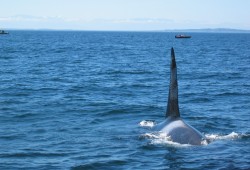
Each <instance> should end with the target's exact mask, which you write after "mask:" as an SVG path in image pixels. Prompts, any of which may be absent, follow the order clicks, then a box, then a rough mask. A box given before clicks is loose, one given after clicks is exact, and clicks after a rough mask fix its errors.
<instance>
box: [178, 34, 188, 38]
mask: <svg viewBox="0 0 250 170" xmlns="http://www.w3.org/2000/svg"><path fill="white" fill-rule="evenodd" d="M175 38H191V36H190V35H183V34H180V35H176V36H175Z"/></svg>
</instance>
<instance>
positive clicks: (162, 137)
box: [142, 132, 191, 147]
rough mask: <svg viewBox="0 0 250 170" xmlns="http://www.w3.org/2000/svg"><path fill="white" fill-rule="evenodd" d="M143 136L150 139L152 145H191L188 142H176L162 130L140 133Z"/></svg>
mask: <svg viewBox="0 0 250 170" xmlns="http://www.w3.org/2000/svg"><path fill="white" fill-rule="evenodd" d="M142 137H144V138H148V139H150V140H151V142H150V143H151V144H153V145H159V144H160V145H168V146H174V147H187V146H191V145H189V144H180V143H177V142H173V141H172V140H171V138H170V136H167V135H166V133H163V132H155V133H146V134H144V135H142Z"/></svg>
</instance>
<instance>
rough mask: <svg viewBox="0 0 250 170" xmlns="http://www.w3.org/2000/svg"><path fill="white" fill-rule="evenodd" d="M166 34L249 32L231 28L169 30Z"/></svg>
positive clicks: (249, 31)
mask: <svg viewBox="0 0 250 170" xmlns="http://www.w3.org/2000/svg"><path fill="white" fill-rule="evenodd" d="M165 31H166V32H198V33H199V32H204V33H205V32H207V33H250V30H241V29H231V28H204V29H171V30H165Z"/></svg>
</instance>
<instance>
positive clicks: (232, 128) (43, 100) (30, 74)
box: [0, 31, 250, 170]
mask: <svg viewBox="0 0 250 170" xmlns="http://www.w3.org/2000/svg"><path fill="white" fill-rule="evenodd" d="M190 35H191V36H192V38H191V39H175V38H174V36H175V34H174V33H166V32H77V31H71V32H70V31H10V34H9V35H0V169H5V170H7V169H76V170H77V169H109V170H111V169H131V170H132V169H133V170H134V169H137V170H140V169H142V170H144V169H155V170H161V169H162V170H163V169H192V170H194V169H250V149H249V148H250V147H249V146H250V124H249V121H250V48H249V44H250V34H226V33H223V34H222V33H220V34H219V33H218V34H216V33H190ZM171 47H174V48H175V54H176V61H177V67H178V79H179V80H178V81H179V82H178V83H179V105H180V112H181V117H182V118H183V119H185V121H186V122H188V123H189V124H190V125H192V126H193V127H195V128H197V129H198V130H199V131H201V132H202V133H203V134H205V135H206V136H210V137H212V138H213V136H214V140H213V142H211V143H210V144H208V145H203V146H181V145H180V146H179V145H170V144H168V143H165V142H155V140H154V139H151V138H145V137H144V136H145V134H147V133H149V131H150V128H145V127H142V126H140V122H141V121H143V120H152V121H155V122H156V123H160V122H161V121H163V120H164V118H165V110H166V102H167V97H168V84H169V63H170V49H171ZM232 134H233V135H232ZM228 136H229V137H228Z"/></svg>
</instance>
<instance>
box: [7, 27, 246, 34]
mask: <svg viewBox="0 0 250 170" xmlns="http://www.w3.org/2000/svg"><path fill="white" fill-rule="evenodd" d="M5 30H8V31H72V32H73V31H76V32H77V31H79V32H81V31H86V32H169V33H250V30H241V29H230V28H205V29H165V30H80V29H79V30H78V29H29V28H27V29H15V28H9V29H5Z"/></svg>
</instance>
